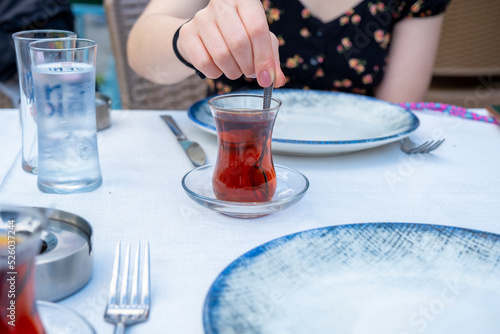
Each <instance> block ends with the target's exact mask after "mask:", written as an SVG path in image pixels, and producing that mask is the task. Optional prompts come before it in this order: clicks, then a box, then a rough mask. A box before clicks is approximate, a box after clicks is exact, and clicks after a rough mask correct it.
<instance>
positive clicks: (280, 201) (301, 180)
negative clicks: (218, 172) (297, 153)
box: [182, 165, 309, 218]
mask: <svg viewBox="0 0 500 334" xmlns="http://www.w3.org/2000/svg"><path fill="white" fill-rule="evenodd" d="M274 168H275V170H276V177H277V181H278V182H277V187H276V193H275V194H274V197H273V199H272V200H271V201H269V202H229V201H221V200H218V199H217V198H216V197H215V194H214V192H213V189H212V175H213V173H214V165H205V166H201V167H198V168H195V169H193V170H191V171H190V172H189V173H187V174H186V175H184V177H183V178H182V187H183V188H184V190H185V191H186V193H187V194H188V195H189V197H191V199H193V200H194V201H195V202H196V203H198V204H200V205H203V206H205V207H207V208H209V209H212V210H214V211H216V212H219V213H222V214H224V215H227V216H231V217H235V218H257V217H262V216H266V215H268V214H271V213H274V212H277V211H280V210H283V209H286V208H288V207H289V206H292V205H293V204H295V203H297V202H298V201H300V199H301V198H302V197H304V195H305V193H306V191H307V189H308V188H309V180H308V179H307V178H306V177H305V176H304V175H303V174H302V173H300V172H298V171H296V170H294V169H291V168H288V167H284V166H279V165H275V166H274Z"/></svg>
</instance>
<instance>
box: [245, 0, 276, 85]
mask: <svg viewBox="0 0 500 334" xmlns="http://www.w3.org/2000/svg"><path fill="white" fill-rule="evenodd" d="M238 14H239V16H240V19H241V22H243V25H244V26H245V30H246V31H247V34H248V37H249V38H250V41H251V43H252V51H253V57H254V59H253V61H254V67H255V73H256V75H257V82H258V83H259V85H260V86H261V87H269V86H270V85H272V83H273V80H274V77H275V68H274V54H273V45H272V41H271V35H270V34H269V25H268V23H267V18H266V13H265V12H264V7H263V6H262V3H261V2H260V1H256V0H245V1H240V2H239V4H238Z"/></svg>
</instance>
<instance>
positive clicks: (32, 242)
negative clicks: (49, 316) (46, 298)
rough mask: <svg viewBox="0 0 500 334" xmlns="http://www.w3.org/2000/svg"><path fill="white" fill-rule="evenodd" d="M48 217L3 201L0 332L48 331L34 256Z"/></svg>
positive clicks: (0, 208) (0, 210)
mask: <svg viewBox="0 0 500 334" xmlns="http://www.w3.org/2000/svg"><path fill="white" fill-rule="evenodd" d="M45 225H46V218H45V216H44V215H43V214H42V213H41V211H38V210H36V209H34V208H23V207H14V206H6V205H1V204H0V306H1V309H0V313H1V317H0V333H9V334H26V333H30V334H45V330H44V328H43V324H42V321H41V319H40V316H39V313H38V310H37V307H36V304H35V257H36V255H37V254H38V253H39V251H40V247H41V243H42V242H41V239H40V234H41V232H42V230H43V229H44V227H45Z"/></svg>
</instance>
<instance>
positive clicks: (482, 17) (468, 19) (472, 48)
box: [434, 0, 500, 76]
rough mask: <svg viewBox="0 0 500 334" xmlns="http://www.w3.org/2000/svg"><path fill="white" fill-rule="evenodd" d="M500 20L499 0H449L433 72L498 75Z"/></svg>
mask: <svg viewBox="0 0 500 334" xmlns="http://www.w3.org/2000/svg"><path fill="white" fill-rule="evenodd" d="M499 19H500V1H499V0H452V1H451V2H450V4H449V6H448V8H447V11H446V14H445V16H444V23H443V29H442V31H441V40H440V43H439V48H438V53H437V56H436V62H435V65H434V75H436V76H478V75H500V36H499V29H498V28H499V26H500V25H499Z"/></svg>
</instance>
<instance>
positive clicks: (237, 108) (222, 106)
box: [208, 94, 281, 202]
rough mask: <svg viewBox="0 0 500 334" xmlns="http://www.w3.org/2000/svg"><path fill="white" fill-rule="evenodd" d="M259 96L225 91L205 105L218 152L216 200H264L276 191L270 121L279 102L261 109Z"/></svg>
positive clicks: (214, 186)
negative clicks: (225, 92)
mask: <svg viewBox="0 0 500 334" xmlns="http://www.w3.org/2000/svg"><path fill="white" fill-rule="evenodd" d="M263 102H264V99H263V96H259V95H245V94H241V95H239V94H229V95H223V96H217V97H214V98H212V99H210V100H209V102H208V104H209V106H210V110H211V112H212V115H213V116H214V119H215V125H216V129H217V141H218V151H217V160H216V163H215V168H214V174H213V178H212V185H213V191H214V194H215V196H216V198H217V199H219V200H223V201H230V202H268V201H270V200H271V199H272V198H273V195H274V193H275V191H276V183H277V178H276V171H275V169H274V164H273V157H272V154H271V138H272V131H273V126H274V121H275V120H276V116H277V115H278V111H279V109H280V107H281V101H280V100H277V99H274V98H273V99H272V101H271V105H270V107H269V108H267V109H264V108H263Z"/></svg>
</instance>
